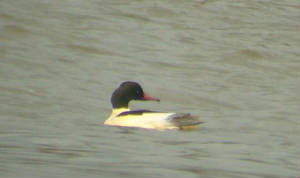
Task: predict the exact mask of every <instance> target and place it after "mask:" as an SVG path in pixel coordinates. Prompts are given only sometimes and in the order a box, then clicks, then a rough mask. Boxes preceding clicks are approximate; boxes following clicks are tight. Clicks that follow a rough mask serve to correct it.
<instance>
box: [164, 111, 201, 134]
mask: <svg viewBox="0 0 300 178" xmlns="http://www.w3.org/2000/svg"><path fill="white" fill-rule="evenodd" d="M168 119H169V120H170V121H171V122H172V123H173V124H175V125H176V126H177V127H178V128H179V129H183V130H185V129H191V128H193V129H194V128H195V126H196V125H199V124H202V123H203V122H201V121H199V120H198V117H197V116H192V115H191V114H189V113H175V114H173V115H171V116H169V117H168Z"/></svg>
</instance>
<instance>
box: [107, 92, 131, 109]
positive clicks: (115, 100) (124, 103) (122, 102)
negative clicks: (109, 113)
mask: <svg viewBox="0 0 300 178" xmlns="http://www.w3.org/2000/svg"><path fill="white" fill-rule="evenodd" d="M129 101H130V100H129V99H128V98H127V97H122V96H120V95H118V94H113V95H112V97H111V104H112V107H113V109H119V108H128V104H129Z"/></svg>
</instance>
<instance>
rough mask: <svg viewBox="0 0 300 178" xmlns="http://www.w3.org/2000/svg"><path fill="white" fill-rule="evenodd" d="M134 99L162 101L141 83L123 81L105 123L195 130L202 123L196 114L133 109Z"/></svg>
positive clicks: (146, 127)
mask: <svg viewBox="0 0 300 178" xmlns="http://www.w3.org/2000/svg"><path fill="white" fill-rule="evenodd" d="M132 100H138V101H157V102H159V101H160V100H159V99H158V98H155V97H151V96H149V95H148V94H146V93H145V92H144V90H143V88H142V87H141V85H140V84H139V83H137V82H133V81H126V82H123V83H121V84H120V86H119V87H118V88H117V89H116V90H115V91H114V92H113V94H112V96H111V104H112V112H111V115H110V116H109V117H108V118H107V119H106V120H105V122H104V125H109V126H118V127H133V128H144V129H156V130H167V129H180V130H193V129H195V128H196V126H197V125H199V124H200V123H202V122H200V121H199V120H198V118H197V117H196V116H193V115H191V114H189V113H176V112H160V111H152V110H146V109H141V110H131V109H130V108H129V103H130V102H131V101H132Z"/></svg>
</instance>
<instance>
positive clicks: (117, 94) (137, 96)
mask: <svg viewBox="0 0 300 178" xmlns="http://www.w3.org/2000/svg"><path fill="white" fill-rule="evenodd" d="M131 100H152V101H159V99H158V98H154V97H151V96H148V95H147V94H146V93H145V92H144V91H143V89H142V87H141V86H140V85H139V84H138V83H136V82H131V81H127V82H123V83H121V85H120V86H119V88H117V89H116V90H115V91H114V92H113V94H112V96H111V103H112V106H113V108H128V103H129V102H130V101H131Z"/></svg>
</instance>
